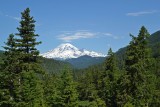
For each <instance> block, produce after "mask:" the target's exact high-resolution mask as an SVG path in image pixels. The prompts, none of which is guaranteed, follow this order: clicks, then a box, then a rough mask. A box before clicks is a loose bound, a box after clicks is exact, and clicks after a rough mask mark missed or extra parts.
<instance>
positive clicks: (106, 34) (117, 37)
mask: <svg viewBox="0 0 160 107" xmlns="http://www.w3.org/2000/svg"><path fill="white" fill-rule="evenodd" d="M103 35H104V36H106V37H110V38H113V39H120V38H121V37H119V36H115V35H113V34H111V33H103Z"/></svg>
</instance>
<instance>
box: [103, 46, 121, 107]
mask: <svg viewBox="0 0 160 107" xmlns="http://www.w3.org/2000/svg"><path fill="white" fill-rule="evenodd" d="M117 70H118V68H117V64H116V57H115V54H114V53H113V52H112V49H111V48H110V49H109V51H108V57H107V58H106V61H105V72H104V74H103V76H104V77H103V81H102V83H103V84H104V87H102V90H103V94H104V96H103V99H104V100H105V102H106V105H107V106H108V107H113V106H114V107H116V106H117V104H116V94H117V93H116V80H117V75H116V74H117Z"/></svg>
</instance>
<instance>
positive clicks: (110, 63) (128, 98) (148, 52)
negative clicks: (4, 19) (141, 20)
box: [0, 8, 160, 107]
mask: <svg viewBox="0 0 160 107" xmlns="http://www.w3.org/2000/svg"><path fill="white" fill-rule="evenodd" d="M17 30H18V33H16V34H10V35H9V37H8V40H7V41H6V43H5V44H6V45H5V46H4V49H5V51H4V52H3V54H2V55H0V59H1V60H0V61H1V62H0V107H159V105H160V83H159V82H160V78H159V76H160V41H159V42H154V44H149V41H150V42H151V41H152V42H153V41H155V40H158V38H159V37H160V35H159V34H160V33H155V34H154V35H155V36H154V37H157V38H153V37H152V38H150V34H149V32H148V31H147V29H146V28H145V27H144V26H142V27H141V29H140V31H139V34H138V35H137V36H134V35H130V36H131V41H130V43H129V45H128V46H127V47H126V48H123V49H122V50H120V51H118V52H117V53H114V52H112V49H111V48H110V49H109V51H108V56H107V58H106V60H105V61H104V63H102V64H99V65H94V66H90V67H88V68H86V69H72V67H71V66H70V65H69V64H66V63H63V62H59V61H53V60H52V59H45V58H42V57H40V56H39V51H38V50H37V49H36V46H37V45H39V44H41V42H39V41H37V39H36V38H37V37H38V36H39V35H38V34H35V20H34V18H33V17H32V16H30V9H29V8H27V9H25V10H24V11H23V12H22V13H21V21H20V25H19V27H18V28H17Z"/></svg>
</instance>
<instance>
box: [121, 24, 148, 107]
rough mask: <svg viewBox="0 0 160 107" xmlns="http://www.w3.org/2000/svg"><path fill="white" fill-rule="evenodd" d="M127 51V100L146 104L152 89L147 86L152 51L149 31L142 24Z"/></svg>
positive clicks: (137, 103) (142, 104)
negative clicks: (149, 46) (149, 44)
mask: <svg viewBox="0 0 160 107" xmlns="http://www.w3.org/2000/svg"><path fill="white" fill-rule="evenodd" d="M131 37H132V41H131V42H130V45H129V46H128V48H127V51H126V55H127V57H126V63H125V64H126V79H127V80H126V82H125V83H124V84H125V86H124V87H125V91H126V94H127V100H128V101H127V102H130V103H132V104H133V105H134V106H140V105H141V106H146V105H148V103H149V97H151V96H149V95H150V89H149V88H148V87H147V82H148V79H147V72H148V70H149V67H150V61H151V52H150V49H149V48H148V44H147V43H148V37H149V33H148V32H147V30H146V28H145V27H144V26H142V28H141V30H140V32H139V35H138V37H134V36H132V35H131Z"/></svg>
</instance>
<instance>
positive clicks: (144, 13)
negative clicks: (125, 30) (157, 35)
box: [126, 10, 158, 16]
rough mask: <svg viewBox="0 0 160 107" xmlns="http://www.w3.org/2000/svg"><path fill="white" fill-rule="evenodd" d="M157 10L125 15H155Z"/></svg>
mask: <svg viewBox="0 0 160 107" xmlns="http://www.w3.org/2000/svg"><path fill="white" fill-rule="evenodd" d="M157 12H158V11H157V10H152V11H139V12H131V13H127V14H126V15H127V16H142V15H148V14H154V13H157Z"/></svg>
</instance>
